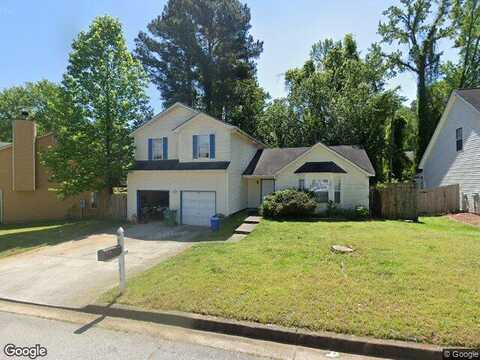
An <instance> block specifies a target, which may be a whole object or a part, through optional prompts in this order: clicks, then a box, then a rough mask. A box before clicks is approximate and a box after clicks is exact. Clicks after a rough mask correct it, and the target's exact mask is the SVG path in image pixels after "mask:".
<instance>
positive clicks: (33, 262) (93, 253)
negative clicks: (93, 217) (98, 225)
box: [0, 223, 209, 307]
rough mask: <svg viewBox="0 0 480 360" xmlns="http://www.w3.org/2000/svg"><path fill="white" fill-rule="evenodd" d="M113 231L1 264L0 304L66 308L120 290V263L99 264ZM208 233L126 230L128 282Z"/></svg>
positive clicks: (149, 227)
mask: <svg viewBox="0 0 480 360" xmlns="http://www.w3.org/2000/svg"><path fill="white" fill-rule="evenodd" d="M115 230H116V229H112V230H111V232H110V233H105V234H95V235H91V236H89V237H86V238H82V239H79V240H74V241H69V242H66V243H62V244H59V245H55V246H50V247H45V248H40V249H38V250H36V251H31V252H27V253H23V254H20V255H16V256H12V257H7V258H5V259H2V260H0V298H6V299H14V300H21V301H28V302H34V303H41V304H48V305H60V306H68V307H83V306H85V305H88V304H91V303H93V302H94V301H95V300H96V299H97V298H98V296H99V295H101V294H102V293H103V292H105V291H106V290H108V289H109V288H111V287H112V286H115V285H117V284H118V261H116V260H113V261H111V262H98V261H97V250H99V249H101V248H105V247H108V246H112V245H115V244H116V242H117V240H116V235H115ZM206 231H209V230H208V229H206V228H201V227H194V226H176V227H166V226H164V225H163V224H161V223H149V224H139V225H132V226H129V227H127V228H126V230H125V237H126V238H125V244H126V248H127V250H128V255H127V256H126V268H127V280H128V278H129V277H131V276H133V275H135V274H136V273H138V272H140V271H142V270H145V269H147V268H148V267H151V266H153V265H155V264H157V263H159V262H161V261H163V260H166V259H168V258H170V257H172V256H174V255H176V254H178V253H179V252H181V251H183V250H185V249H186V248H188V247H190V246H191V245H192V244H193V242H192V241H194V239H195V238H196V237H197V236H198V235H199V234H200V233H202V232H206ZM127 286H128V285H127Z"/></svg>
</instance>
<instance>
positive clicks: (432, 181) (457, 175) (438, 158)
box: [423, 96, 480, 210]
mask: <svg viewBox="0 0 480 360" xmlns="http://www.w3.org/2000/svg"><path fill="white" fill-rule="evenodd" d="M459 127H462V128H463V151H460V152H457V151H456V142H455V140H456V138H455V131H456V129H457V128H459ZM423 176H424V185H425V187H426V188H433V187H439V186H445V185H454V184H460V192H462V193H464V194H466V196H467V198H468V203H469V204H473V195H474V194H475V193H479V192H480V114H479V113H478V112H477V111H476V110H474V109H473V108H472V106H471V105H470V104H468V103H466V102H465V101H464V100H463V99H461V98H458V96H457V98H456V99H455V101H454V103H453V105H452V108H451V111H450V113H449V114H448V118H447V119H446V121H445V123H444V126H443V128H442V129H441V130H440V133H439V136H438V138H437V141H436V142H435V144H434V145H433V147H432V150H431V152H430V156H429V158H428V159H427V160H426V161H425V165H424V169H423ZM464 210H467V209H464Z"/></svg>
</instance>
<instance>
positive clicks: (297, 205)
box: [260, 189, 317, 218]
mask: <svg viewBox="0 0 480 360" xmlns="http://www.w3.org/2000/svg"><path fill="white" fill-rule="evenodd" d="M316 207H317V203H316V202H315V200H314V199H313V196H312V194H310V193H308V192H305V191H301V190H296V189H286V190H280V191H277V192H274V193H273V194H270V195H268V196H266V197H265V199H264V200H263V202H262V205H261V208H260V211H261V213H262V215H263V216H264V217H266V218H286V217H299V216H306V215H311V214H313V213H314V211H315V208H316Z"/></svg>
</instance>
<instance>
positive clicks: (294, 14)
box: [0, 0, 454, 112]
mask: <svg viewBox="0 0 480 360" xmlns="http://www.w3.org/2000/svg"><path fill="white" fill-rule="evenodd" d="M243 2H246V3H247V4H248V6H249V7H250V9H251V15H252V21H251V24H252V29H251V33H252V35H253V36H254V38H255V39H259V40H262V41H263V43H264V47H263V49H264V50H263V53H262V55H261V56H260V59H259V60H258V79H259V82H260V85H261V86H262V87H263V88H264V89H265V90H266V91H267V92H268V93H269V94H270V96H271V97H272V98H277V97H281V96H284V95H285V94H286V92H285V86H284V73H285V71H287V70H288V69H291V68H294V67H299V66H302V65H303V63H304V62H305V61H306V60H307V58H308V56H309V53H310V49H311V46H312V44H313V43H315V42H316V41H318V40H321V39H325V38H333V39H334V40H340V39H342V38H343V36H344V35H345V34H346V33H352V34H353V35H354V37H355V39H356V40H357V42H358V45H359V49H360V50H361V51H362V52H363V53H365V52H366V50H367V49H368V48H369V46H370V44H372V43H373V42H378V41H379V40H380V37H379V36H378V34H377V27H378V23H379V21H380V20H381V19H382V12H383V10H385V9H387V8H388V7H389V6H390V5H392V4H396V3H398V0H361V1H359V0H341V1H339V0H243ZM165 3H166V0H137V1H134V0H80V1H65V0H42V1H21V0H20V1H19V0H0V34H1V37H0V69H2V70H1V71H0V90H1V89H4V88H6V87H10V86H13V85H21V84H23V83H25V82H27V81H38V80H41V79H48V80H51V81H55V82H58V81H60V80H61V78H62V74H63V73H64V72H65V69H66V66H67V62H68V54H69V52H70V50H71V43H72V41H73V39H74V38H75V37H76V35H77V34H78V33H79V32H80V31H82V30H87V29H88V26H89V24H90V23H91V21H92V19H93V18H94V17H95V16H99V15H106V14H108V15H111V16H114V17H117V18H118V19H119V20H120V21H121V22H122V24H123V30H124V35H125V38H126V40H127V43H128V46H129V49H130V50H133V49H134V39H135V37H136V36H137V34H138V32H139V31H140V30H145V29H146V26H147V24H148V23H149V22H150V21H151V20H152V19H153V18H155V17H156V16H158V15H159V14H161V12H162V9H163V6H164V5H165ZM453 56H454V54H453V52H451V51H449V52H447V53H446V57H445V59H449V58H452V57H453ZM396 86H401V90H400V94H401V95H403V96H405V97H406V98H407V99H408V101H410V100H412V99H414V98H415V92H416V90H415V77H414V75H413V74H411V73H404V74H401V75H399V76H398V77H396V78H395V79H393V80H391V81H390V83H389V87H396ZM148 93H149V95H150V99H151V105H152V107H153V108H154V110H155V111H156V112H158V111H160V110H161V108H162V105H161V100H160V94H159V92H158V90H157V89H156V88H155V87H154V86H151V87H150V88H149V90H148Z"/></svg>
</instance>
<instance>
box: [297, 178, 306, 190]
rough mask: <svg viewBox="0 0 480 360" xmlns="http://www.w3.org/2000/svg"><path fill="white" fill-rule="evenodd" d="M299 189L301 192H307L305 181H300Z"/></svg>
mask: <svg viewBox="0 0 480 360" xmlns="http://www.w3.org/2000/svg"><path fill="white" fill-rule="evenodd" d="M298 189H299V190H305V179H299V180H298Z"/></svg>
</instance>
